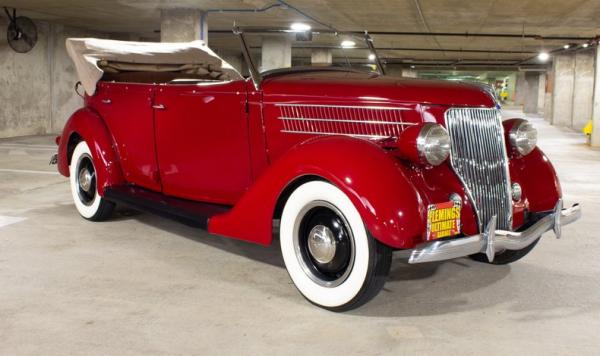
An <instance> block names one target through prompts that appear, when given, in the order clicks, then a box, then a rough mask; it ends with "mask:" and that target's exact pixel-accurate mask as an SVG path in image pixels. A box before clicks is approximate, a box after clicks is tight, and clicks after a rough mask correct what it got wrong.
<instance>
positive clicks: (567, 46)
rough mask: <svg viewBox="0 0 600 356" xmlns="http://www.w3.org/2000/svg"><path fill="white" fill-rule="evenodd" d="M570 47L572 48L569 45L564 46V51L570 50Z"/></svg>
mask: <svg viewBox="0 0 600 356" xmlns="http://www.w3.org/2000/svg"><path fill="white" fill-rule="evenodd" d="M569 47H571V46H569V45H568V44H566V45H564V46H563V48H564V49H569Z"/></svg>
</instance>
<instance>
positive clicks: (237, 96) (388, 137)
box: [57, 34, 581, 311]
mask: <svg viewBox="0 0 600 356" xmlns="http://www.w3.org/2000/svg"><path fill="white" fill-rule="evenodd" d="M240 36H241V39H242V44H243V48H244V50H245V51H244V53H245V55H246V56H245V57H246V60H247V63H248V66H249V69H250V73H251V74H252V77H251V78H249V79H244V78H243V77H241V76H240V75H239V74H237V72H235V71H234V70H232V69H231V67H228V66H227V65H226V64H225V63H223V62H222V60H221V59H220V58H218V57H217V56H216V55H214V53H212V52H210V50H208V49H207V48H206V47H205V46H204V45H203V44H201V43H191V44H178V45H175V44H142V43H128V42H118V41H102V40H93V39H78V40H70V41H71V42H70V43H69V45H68V47H69V53H70V54H71V55H72V57H74V60H75V63H76V67H77V69H78V72H79V74H80V76H81V77H82V81H83V82H84V87H85V89H86V93H87V94H86V95H85V106H84V108H82V109H80V110H78V111H77V112H75V113H74V114H73V115H72V116H71V118H70V119H69V120H68V122H67V124H66V126H65V128H64V131H63V133H62V135H61V136H60V137H59V138H57V142H58V145H59V148H58V157H57V158H58V170H59V171H60V173H61V174H62V175H64V176H66V177H70V182H71V189H72V193H73V199H74V201H75V206H76V208H77V210H78V211H79V213H80V214H81V215H82V216H83V217H84V218H86V219H89V220H93V221H99V220H105V219H109V218H110V216H111V212H112V211H113V208H114V207H115V204H124V205H127V206H132V207H135V208H138V209H141V210H145V211H149V212H152V213H157V214H162V215H166V216H169V217H172V218H175V219H178V220H180V221H182V222H184V223H187V224H190V225H193V226H198V227H200V228H204V229H207V230H208V232H210V233H212V234H216V235H221V236H227V237H232V238H236V239H242V240H246V241H249V242H253V243H258V244H263V245H269V244H271V243H272V242H273V241H274V240H275V241H277V240H279V242H278V243H279V244H280V245H281V252H282V255H283V259H284V261H285V265H286V268H287V270H288V272H289V275H290V277H291V279H292V280H293V282H294V284H295V285H296V287H297V288H298V290H299V291H300V293H302V295H303V296H304V297H306V298H307V299H308V300H309V301H310V302H312V303H314V304H316V305H318V306H320V307H323V308H327V309H330V310H335V311H341V310H348V309H351V308H355V307H358V306H360V305H361V304H363V303H365V302H367V301H368V300H370V299H371V298H373V297H374V296H375V295H376V294H377V293H378V292H379V291H380V289H381V288H382V286H383V284H384V282H385V279H386V276H387V274H388V272H389V270H390V263H391V260H392V252H393V251H398V250H404V251H406V253H407V255H408V256H409V262H410V263H423V262H430V261H441V260H448V259H453V258H458V257H463V256H469V257H471V258H473V259H475V260H477V261H481V262H486V263H492V264H506V263H511V262H514V261H516V260H518V259H520V258H522V257H523V256H525V255H526V254H527V253H528V252H529V251H531V250H532V249H533V247H534V246H535V245H536V243H537V242H538V240H539V238H540V237H541V236H542V234H543V233H545V232H546V231H549V230H553V231H554V233H555V234H556V236H557V237H560V235H561V227H562V226H563V225H566V224H569V223H571V222H573V221H574V220H576V219H577V218H579V217H580V214H581V212H580V207H579V206H578V205H577V204H576V205H573V206H572V207H570V208H567V209H565V208H563V203H562V199H561V188H560V184H559V182H558V179H557V176H556V173H555V171H554V169H553V167H552V165H551V163H550V162H549V160H548V158H547V157H546V156H545V155H544V153H542V151H541V150H540V149H539V148H537V147H536V135H537V134H536V130H535V129H534V128H533V127H532V126H531V124H529V123H528V122H527V121H526V120H523V119H508V120H504V121H502V118H501V115H500V112H499V110H498V109H497V108H496V103H495V101H494V99H493V97H492V96H491V95H490V94H489V93H488V92H487V91H486V90H484V89H482V88H481V87H479V86H474V85H468V84H464V83H452V82H447V81H425V80H416V79H405V78H396V77H391V76H385V75H383V74H382V69H383V68H382V67H381V66H378V67H379V71H380V73H372V72H371V73H369V72H363V71H359V70H355V69H349V68H336V67H315V68H306V67H300V68H288V69H282V70H274V71H269V72H265V73H259V71H258V70H257V68H256V67H255V65H254V63H253V61H252V59H251V57H250V55H249V51H248V49H247V48H248V46H247V44H246V40H245V39H244V37H243V35H242V34H240ZM197 56H200V57H202V58H201V59H198V57H197ZM181 58H183V59H182V60H181V61H180V60H179V59H181ZM190 58H191V59H190ZM194 58H195V59H194ZM144 61H146V62H144ZM165 63H168V64H165ZM377 63H379V61H378V60H377ZM190 68H191V69H190Z"/></svg>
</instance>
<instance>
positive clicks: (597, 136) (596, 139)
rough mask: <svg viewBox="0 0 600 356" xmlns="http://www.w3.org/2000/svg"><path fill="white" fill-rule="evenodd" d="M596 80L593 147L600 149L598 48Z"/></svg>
mask: <svg viewBox="0 0 600 356" xmlns="http://www.w3.org/2000/svg"><path fill="white" fill-rule="evenodd" d="M595 72H596V73H595V75H594V77H595V80H594V104H593V111H592V122H593V125H594V130H593V131H592V140H591V144H592V147H600V47H596V63H595Z"/></svg>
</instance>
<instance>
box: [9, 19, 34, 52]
mask: <svg viewBox="0 0 600 356" xmlns="http://www.w3.org/2000/svg"><path fill="white" fill-rule="evenodd" d="M4 12H6V15H7V16H8V19H9V20H10V22H9V24H8V31H7V32H6V39H7V40H8V45H9V46H10V48H12V49H13V50H14V51H15V52H18V53H27V52H29V51H31V50H32V49H33V47H34V46H35V44H36V42H37V27H35V24H34V23H33V21H31V19H30V18H29V17H25V16H17V10H16V9H13V11H12V15H11V13H10V12H9V11H8V9H7V8H4Z"/></svg>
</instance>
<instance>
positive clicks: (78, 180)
mask: <svg viewBox="0 0 600 356" xmlns="http://www.w3.org/2000/svg"><path fill="white" fill-rule="evenodd" d="M69 173H70V174H69V176H70V177H69V180H70V183H71V194H72V196H73V201H74V202H75V207H76V208H77V211H78V212H79V214H80V215H81V216H83V217H84V218H86V219H88V220H93V221H101V220H106V219H107V218H109V217H110V215H111V214H112V211H113V209H114V206H115V204H114V203H112V202H109V201H107V200H106V199H104V198H102V197H101V196H100V195H99V194H98V187H97V185H96V168H95V167H94V160H93V158H92V153H91V151H90V148H89V147H88V145H87V143H86V142H85V141H81V142H79V143H78V144H77V146H75V150H74V151H73V155H72V156H71V165H70V166H69Z"/></svg>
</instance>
